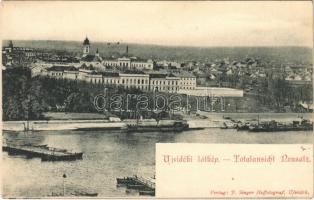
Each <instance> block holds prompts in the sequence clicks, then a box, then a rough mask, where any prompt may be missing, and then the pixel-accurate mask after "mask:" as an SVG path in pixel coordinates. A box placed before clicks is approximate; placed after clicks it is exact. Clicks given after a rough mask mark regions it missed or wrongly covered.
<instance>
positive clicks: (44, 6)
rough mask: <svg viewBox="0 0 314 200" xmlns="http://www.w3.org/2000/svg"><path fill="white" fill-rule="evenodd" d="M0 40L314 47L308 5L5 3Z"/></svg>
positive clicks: (257, 2) (198, 2)
mask: <svg viewBox="0 0 314 200" xmlns="http://www.w3.org/2000/svg"><path fill="white" fill-rule="evenodd" d="M0 9H1V10H0V17H1V18H0V30H1V31H0V36H1V38H3V39H12V40H17V39H19V40H32V39H34V40H76V41H82V40H83V39H84V38H85V37H86V36H88V38H89V39H90V40H91V41H99V42H101V41H104V42H125V43H144V44H145V43H147V44H159V45H170V46H171V45H180V46H208V47H210V46H308V47H313V21H312V20H313V13H312V3H311V2H310V1H266V2H259V1H254V2H241V1H231V2H227V1H222V2H219V1H197V2H190V1H183V2H181V1H173V2H169V1H167V2H156V1H150V2H122V1H118V2H110V1H107V2H101V1H96V2H83V1H71V2H66V1H63V2H60V1H55V2H51V1H44V2H40V1H34V2H23V1H18V2H12V1H7V2H1V7H0Z"/></svg>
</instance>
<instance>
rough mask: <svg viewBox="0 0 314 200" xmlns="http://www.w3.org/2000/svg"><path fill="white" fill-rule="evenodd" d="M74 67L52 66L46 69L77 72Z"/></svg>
mask: <svg viewBox="0 0 314 200" xmlns="http://www.w3.org/2000/svg"><path fill="white" fill-rule="evenodd" d="M77 70H78V69H77V68H75V67H74V66H64V65H54V66H52V67H50V68H48V69H47V71H77Z"/></svg>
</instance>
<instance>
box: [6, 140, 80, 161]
mask: <svg viewBox="0 0 314 200" xmlns="http://www.w3.org/2000/svg"><path fill="white" fill-rule="evenodd" d="M2 150H3V151H6V152H8V154H9V155H24V156H26V157H27V158H34V157H36V158H41V160H42V161H73V160H80V159H82V158H83V153H82V152H74V153H73V152H69V151H67V150H66V149H58V148H53V147H48V146H47V145H30V144H27V145H4V146H2Z"/></svg>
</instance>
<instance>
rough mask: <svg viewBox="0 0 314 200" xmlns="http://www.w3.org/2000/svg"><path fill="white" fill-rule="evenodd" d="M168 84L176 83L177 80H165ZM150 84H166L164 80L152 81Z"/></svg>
mask: <svg viewBox="0 0 314 200" xmlns="http://www.w3.org/2000/svg"><path fill="white" fill-rule="evenodd" d="M167 82H168V83H167V84H169V85H178V81H167ZM152 84H153V85H155V84H156V85H161V84H164V85H166V81H152Z"/></svg>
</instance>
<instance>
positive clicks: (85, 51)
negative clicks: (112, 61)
mask: <svg viewBox="0 0 314 200" xmlns="http://www.w3.org/2000/svg"><path fill="white" fill-rule="evenodd" d="M89 51H90V43H89V39H88V38H87V37H86V38H85V40H84V42H83V57H84V56H87V55H88V54H89Z"/></svg>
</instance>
